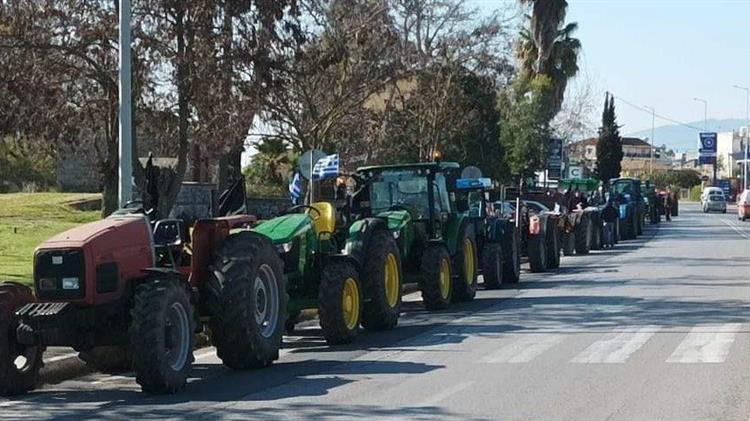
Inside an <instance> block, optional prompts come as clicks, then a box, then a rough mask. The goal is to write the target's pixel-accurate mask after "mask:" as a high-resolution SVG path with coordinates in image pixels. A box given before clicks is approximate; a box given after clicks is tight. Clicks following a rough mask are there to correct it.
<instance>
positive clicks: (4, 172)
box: [0, 139, 56, 193]
mask: <svg viewBox="0 0 750 421" xmlns="http://www.w3.org/2000/svg"><path fill="white" fill-rule="evenodd" d="M0 180H2V181H0V193H7V192H13V191H38V190H44V191H46V190H49V189H50V188H51V187H52V186H54V185H55V184H56V175H55V161H54V159H52V157H50V156H48V155H47V154H44V153H42V152H38V151H35V150H33V149H32V148H23V147H21V146H20V145H19V144H18V143H16V142H14V141H13V140H11V139H3V140H0Z"/></svg>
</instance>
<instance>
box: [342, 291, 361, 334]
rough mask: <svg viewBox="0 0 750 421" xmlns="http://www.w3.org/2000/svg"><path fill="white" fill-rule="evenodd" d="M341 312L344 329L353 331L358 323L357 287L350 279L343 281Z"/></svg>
mask: <svg viewBox="0 0 750 421" xmlns="http://www.w3.org/2000/svg"><path fill="white" fill-rule="evenodd" d="M341 311H342V313H343V315H344V323H345V324H346V328H347V329H349V330H353V329H355V328H356V327H357V324H358V323H359V285H357V281H355V280H354V279H352V278H347V279H346V281H344V292H343V294H342V295H341Z"/></svg>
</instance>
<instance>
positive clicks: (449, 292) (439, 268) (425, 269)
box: [419, 244, 454, 310]
mask: <svg viewBox="0 0 750 421" xmlns="http://www.w3.org/2000/svg"><path fill="white" fill-rule="evenodd" d="M420 271H421V273H422V279H421V282H420V285H419V286H420V289H421V290H422V301H423V302H424V306H425V308H427V310H440V309H444V308H447V307H448V305H450V302H451V298H452V296H453V287H452V283H453V281H454V279H453V268H452V267H451V256H450V253H448V249H447V248H446V247H445V246H444V245H442V244H432V245H428V246H427V247H426V249H425V251H424V253H423V254H422V262H421V267H420Z"/></svg>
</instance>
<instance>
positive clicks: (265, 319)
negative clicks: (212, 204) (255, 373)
mask: <svg viewBox="0 0 750 421" xmlns="http://www.w3.org/2000/svg"><path fill="white" fill-rule="evenodd" d="M209 272H210V274H211V275H212V276H210V277H209V281H208V282H207V283H206V290H207V291H208V293H207V294H206V296H207V297H206V300H207V301H206V304H207V308H208V309H209V311H208V313H209V315H210V316H211V319H210V320H209V327H210V328H211V340H212V342H213V344H214V345H215V346H216V355H218V357H219V358H221V361H222V362H223V363H224V365H226V366H227V367H229V368H233V369H235V370H245V369H251V368H262V367H267V366H269V365H271V363H273V362H274V361H275V360H277V359H278V358H279V349H280V348H281V338H282V335H283V334H284V329H285V328H286V320H287V302H288V296H287V293H286V282H285V278H284V265H283V263H282V261H281V259H280V258H279V256H278V253H276V250H275V249H274V247H273V245H272V244H271V242H270V241H269V240H268V239H267V238H266V237H264V236H262V235H260V234H257V233H254V232H250V231H243V232H240V233H237V234H233V235H230V236H229V237H227V238H226V240H224V243H223V244H222V245H221V246H220V247H219V249H218V250H217V251H216V254H215V256H214V260H213V263H212V264H211V265H210V266H209Z"/></svg>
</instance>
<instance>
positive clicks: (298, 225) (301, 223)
mask: <svg viewBox="0 0 750 421" xmlns="http://www.w3.org/2000/svg"><path fill="white" fill-rule="evenodd" d="M311 229H312V220H310V217H309V216H307V215H306V214H303V213H291V214H289V215H282V216H278V217H276V218H273V219H269V220H268V221H265V222H262V223H260V224H258V225H257V226H256V227H255V228H254V229H253V231H255V232H258V233H260V234H263V235H265V236H266V237H268V238H270V239H271V241H273V243H274V244H283V243H287V242H289V241H292V240H293V239H294V238H296V237H299V236H300V235H302V234H303V233H305V232H307V231H308V230H311Z"/></svg>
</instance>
